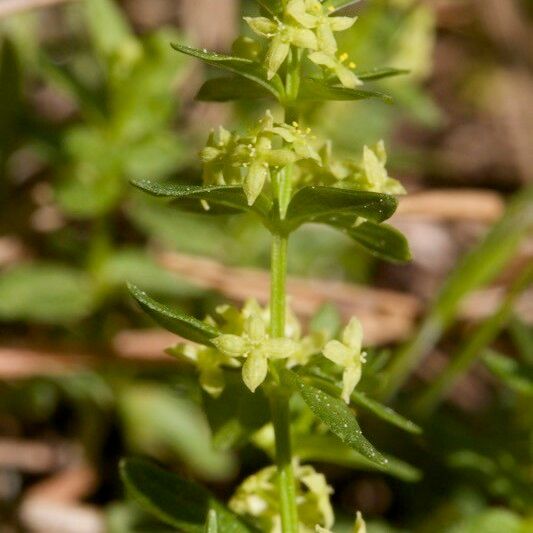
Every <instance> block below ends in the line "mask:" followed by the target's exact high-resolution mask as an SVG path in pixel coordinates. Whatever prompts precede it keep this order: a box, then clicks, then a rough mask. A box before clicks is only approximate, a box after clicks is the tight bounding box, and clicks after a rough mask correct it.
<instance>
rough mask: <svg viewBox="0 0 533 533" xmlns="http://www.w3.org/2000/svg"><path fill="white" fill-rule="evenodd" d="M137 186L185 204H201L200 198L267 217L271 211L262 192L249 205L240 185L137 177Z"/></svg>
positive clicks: (155, 194)
mask: <svg viewBox="0 0 533 533" xmlns="http://www.w3.org/2000/svg"><path fill="white" fill-rule="evenodd" d="M131 183H132V185H134V186H135V187H137V188H139V189H141V190H143V191H145V192H148V193H150V194H151V195H153V196H161V197H164V198H170V199H172V200H176V201H179V202H180V205H181V203H182V202H183V204H184V205H185V207H186V208H187V207H190V206H191V201H192V200H195V201H196V203H197V204H199V205H201V204H200V200H205V201H206V202H208V203H209V204H211V203H213V204H216V205H217V206H223V207H225V208H229V209H230V212H232V210H233V212H235V211H252V212H254V213H256V214H258V215H259V216H261V217H263V218H266V217H267V216H268V212H269V211H270V207H271V206H270V202H269V200H268V199H267V198H266V196H265V195H263V194H261V195H259V197H258V198H257V200H256V201H255V203H254V205H252V206H250V205H248V201H247V199H246V195H245V194H244V190H243V188H242V187H240V186H233V185H213V186H207V187H203V186H200V185H183V184H181V183H168V182H166V183H165V182H158V181H150V180H145V179H136V180H132V181H131Z"/></svg>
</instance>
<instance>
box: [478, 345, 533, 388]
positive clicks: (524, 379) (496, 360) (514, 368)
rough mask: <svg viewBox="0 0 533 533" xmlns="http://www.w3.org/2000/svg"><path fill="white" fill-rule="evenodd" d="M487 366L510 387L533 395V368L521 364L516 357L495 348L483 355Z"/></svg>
mask: <svg viewBox="0 0 533 533" xmlns="http://www.w3.org/2000/svg"><path fill="white" fill-rule="evenodd" d="M483 362H484V363H485V365H486V366H487V368H488V369H489V370H490V371H491V372H492V373H493V374H494V375H495V376H497V377H499V378H500V379H501V380H502V381H503V382H504V383H505V384H506V385H507V386H508V387H509V388H511V389H512V390H514V391H515V392H518V393H520V394H524V395H527V396H533V368H531V366H526V365H521V364H520V363H519V362H518V361H516V360H515V359H512V358H511V357H508V356H505V355H502V354H500V353H498V352H495V351H493V350H487V351H486V352H485V355H484V356H483Z"/></svg>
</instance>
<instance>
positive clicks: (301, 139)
mask: <svg viewBox="0 0 533 533" xmlns="http://www.w3.org/2000/svg"><path fill="white" fill-rule="evenodd" d="M266 131H270V132H272V133H275V134H276V135H279V136H280V137H281V138H282V139H283V140H284V141H285V142H286V143H288V144H290V146H291V148H292V150H293V151H294V153H295V155H296V156H297V157H298V158H299V159H314V160H315V161H317V162H318V163H319V164H321V163H322V161H321V159H320V155H319V154H318V152H317V151H316V150H315V149H314V148H313V140H314V139H313V136H312V135H311V129H310V128H305V129H304V128H302V127H301V126H300V124H298V122H293V123H292V124H285V123H283V124H279V125H273V126H271V127H269V128H268V129H267V130H266Z"/></svg>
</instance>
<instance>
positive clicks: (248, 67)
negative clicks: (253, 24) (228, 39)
mask: <svg viewBox="0 0 533 533" xmlns="http://www.w3.org/2000/svg"><path fill="white" fill-rule="evenodd" d="M172 48H174V49H175V50H177V51H178V52H182V53H183V54H187V55H189V56H192V57H196V58H198V59H201V60H202V61H204V63H207V64H208V65H211V66H213V67H217V68H221V69H223V70H227V71H229V72H233V73H234V74H238V75H239V76H243V77H244V78H247V79H249V80H251V81H253V82H255V83H257V84H259V85H261V86H262V87H264V88H265V89H267V90H268V91H270V92H271V93H272V94H273V95H274V96H275V97H276V98H277V99H278V100H280V99H281V98H282V96H283V94H284V89H283V84H282V82H281V79H280V77H279V76H277V75H276V76H274V77H273V78H272V79H271V80H268V79H267V72H266V69H265V68H264V67H263V66H262V65H260V64H259V63H255V62H253V61H251V60H250V59H245V58H242V57H234V56H229V55H225V54H218V53H216V52H210V51H207V50H199V49H197V48H192V47H190V46H185V45H183V44H180V43H173V44H172Z"/></svg>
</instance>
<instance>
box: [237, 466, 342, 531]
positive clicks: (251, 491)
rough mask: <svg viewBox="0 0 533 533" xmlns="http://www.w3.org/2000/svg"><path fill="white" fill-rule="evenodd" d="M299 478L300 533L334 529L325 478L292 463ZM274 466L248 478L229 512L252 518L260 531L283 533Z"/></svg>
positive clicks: (297, 487)
mask: <svg viewBox="0 0 533 533" xmlns="http://www.w3.org/2000/svg"><path fill="white" fill-rule="evenodd" d="M293 469H294V475H295V478H296V487H295V489H296V502H297V506H298V519H299V523H298V531H299V532H300V533H313V531H314V527H315V524H317V523H318V524H321V525H323V526H325V527H327V528H331V526H332V525H333V509H332V507H331V503H330V495H331V493H332V492H333V490H332V488H331V487H330V486H329V485H328V484H327V482H326V478H325V477H324V475H323V474H320V473H318V472H316V470H315V469H314V468H313V467H312V466H309V465H303V466H300V465H299V464H298V462H297V461H296V460H295V461H293ZM276 479H277V470H276V467H275V466H269V467H267V468H263V469H262V470H260V471H259V472H257V473H255V474H253V475H251V476H249V477H248V478H246V479H245V480H244V481H243V483H242V484H241V485H240V486H239V487H238V489H237V490H236V492H235V494H234V495H233V497H232V498H231V499H230V501H229V507H230V509H231V510H232V511H233V512H235V513H237V514H239V515H245V516H246V515H247V516H249V517H253V518H254V519H255V521H256V522H257V523H258V525H259V527H260V529H261V531H269V532H272V533H279V532H280V531H281V520H280V509H279V490H278V483H277V482H276Z"/></svg>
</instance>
